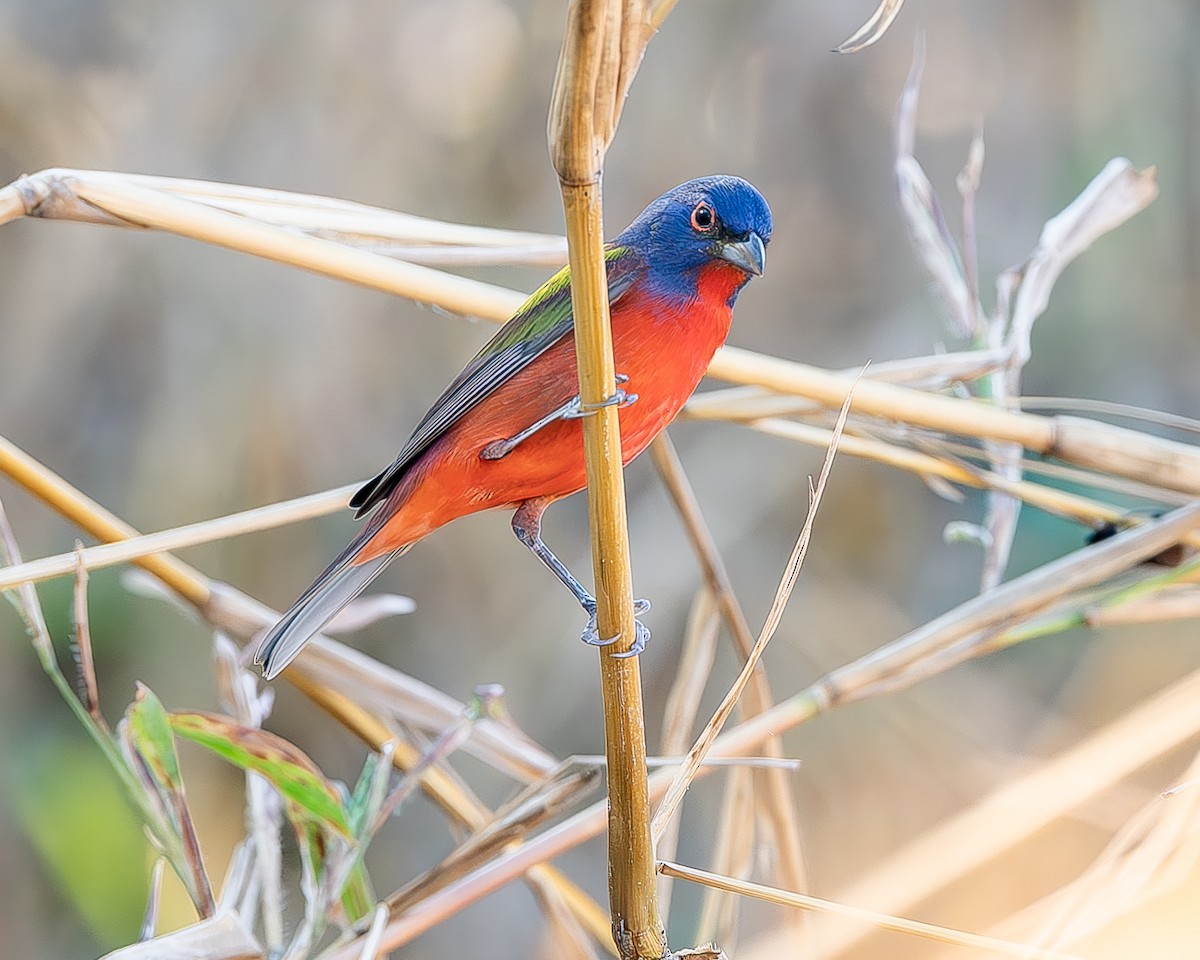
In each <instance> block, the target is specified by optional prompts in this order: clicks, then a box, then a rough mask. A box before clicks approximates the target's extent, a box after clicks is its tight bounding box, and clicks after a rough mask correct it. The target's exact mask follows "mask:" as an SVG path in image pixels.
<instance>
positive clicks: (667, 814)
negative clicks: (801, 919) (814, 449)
mask: <svg viewBox="0 0 1200 960" xmlns="http://www.w3.org/2000/svg"><path fill="white" fill-rule="evenodd" d="M853 391H854V388H853V387H851V390H850V391H849V392H847V394H846V396H845V398H844V399H843V401H842V410H841V413H840V414H839V416H838V422H837V425H836V426H835V427H834V431H833V442H832V443H831V444H830V446H829V450H828V451H827V452H826V454H825V462H824V463H823V464H822V465H821V473H820V475H819V476H818V478H817V485H816V487H815V489H813V490H811V491H810V497H809V507H808V516H807V517H806V518H805V520H804V526H803V528H802V529H801V531H800V536H799V538H798V539H797V540H796V546H795V548H794V549H793V550H792V555H791V557H790V558H789V559H788V563H787V566H786V568H785V569H784V572H783V577H782V578H781V580H780V582H779V588H778V590H777V591H776V592H775V599H774V601H773V602H772V603H771V609H770V610H769V611H768V612H767V618H766V621H765V623H764V624H763V628H762V631H761V633H759V636H758V641H757V642H756V643H755V644H754V649H753V650H752V651H751V653H750V657H749V659H747V661H746V663H745V665H744V666H743V667H742V671H741V673H739V674H738V677H737V679H736V680H735V681H734V683H733V685H732V686H731V687H730V688H729V692H728V693H726V695H725V698H724V699H723V700H722V701H721V704H720V706H718V707H717V709H716V711H715V712H714V713H713V715H712V717H711V718H710V719H709V721H708V724H707V725H706V726H705V728H704V730H703V731H702V732H701V734H700V736H699V737H698V738H697V740H696V742H695V744H693V745H692V748H691V750H689V751H688V755H687V757H686V758H685V762H684V764H683V766H682V767H680V769H679V770H678V772H677V773H676V774H675V779H674V780H673V781H672V783H671V786H670V788H669V789H668V790H667V793H666V796H665V797H664V798H663V801H662V803H661V804H659V807H658V810H657V811H655V814H654V819H653V821H652V822H651V827H650V829H651V833H652V834H653V836H654V839H655V841H657V840H658V838H659V837H661V836H662V833H663V830H664V829H665V828H666V824H667V823H668V822H669V821H670V820H671V818H672V817H673V816H674V815H675V811H676V810H677V809H678V807H679V804H680V803H681V802H682V801H683V795H684V793H686V792H687V789H688V787H689V786H690V785H691V782H692V780H693V779H694V778H695V776H696V771H697V770H698V769H699V768H700V764H701V763H702V762H703V761H704V757H705V755H706V754H707V753H708V750H709V749H710V747H711V746H712V744H713V741H714V740H716V738H717V736H718V735H719V734H720V732H721V728H722V727H723V726H724V725H725V721H726V720H727V719H728V718H729V715H730V713H732V712H733V707H734V704H736V703H737V700H738V697H740V696H741V693H742V691H743V690H744V689H745V688H746V685H747V684H748V683H749V682H750V677H751V676H752V674H753V672H754V668H755V667H756V666H757V664H758V661H759V659H760V658H761V657H762V654H763V651H764V650H765V649H766V647H767V644H768V643H769V642H770V640H771V637H773V636H774V635H775V630H776V628H778V626H779V621H780V619H781V618H782V617H783V610H784V608H785V607H786V606H787V601H788V598H789V597H790V596H791V593H792V588H793V587H794V586H795V583H796V577H797V576H798V575H799V573H800V568H801V566H803V564H804V557H805V555H806V554H807V552H808V544H809V541H810V538H811V537H812V529H813V524H814V522H815V521H816V518H817V508H818V507H819V506H820V503H821V495H822V494H823V493H824V491H825V483H826V481H827V480H828V479H829V471H830V469H831V468H832V467H833V457H834V453H835V452H836V450H837V444H838V440H839V439H840V438H841V435H842V428H843V427H844V426H845V425H846V417H847V416H848V415H849V413H850V401H851V397H852V396H853Z"/></svg>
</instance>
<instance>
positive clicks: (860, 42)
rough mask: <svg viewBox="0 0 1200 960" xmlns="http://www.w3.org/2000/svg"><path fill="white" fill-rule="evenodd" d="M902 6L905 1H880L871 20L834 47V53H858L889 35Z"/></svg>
mask: <svg viewBox="0 0 1200 960" xmlns="http://www.w3.org/2000/svg"><path fill="white" fill-rule="evenodd" d="M902 6H904V0H880V4H879V6H878V7H876V8H875V12H874V13H873V14H871V19H870V20H868V21H867V22H866V23H864V24H863V25H862V26H861V27H859V28H858V29H857V30H855V31H854V34H853V35H852V36H850V37H847V38H846V39H845V40H843V41H842V42H841V43H840V44H838V45H837V46H836V47H834V48H833V52H834V53H858V51H860V50H865V49H866V48H867V47H869V46H871V44H873V43H875V42H876V41H877V40H879V39H880V38H881V37H882V36H883V35H884V34H885V33H887V30H888V27H890V26H891V25H892V21H893V20H895V19H896V17H897V16H899V14H900V8H901V7H902Z"/></svg>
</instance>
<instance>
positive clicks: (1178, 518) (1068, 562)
mask: <svg viewBox="0 0 1200 960" xmlns="http://www.w3.org/2000/svg"><path fill="white" fill-rule="evenodd" d="M1197 524H1200V501H1197V502H1195V503H1192V504H1190V505H1189V506H1186V507H1180V508H1178V509H1177V510H1173V511H1171V512H1170V513H1168V514H1166V515H1164V516H1163V517H1161V518H1159V519H1156V520H1151V521H1149V522H1147V523H1145V524H1143V525H1142V526H1140V527H1138V528H1136V529H1134V530H1128V531H1125V532H1124V533H1120V534H1118V535H1117V536H1115V537H1112V538H1111V539H1109V540H1105V541H1102V542H1100V543H1096V544H1092V545H1090V546H1087V547H1084V548H1082V549H1080V550H1076V551H1075V552H1073V553H1070V554H1068V555H1067V556H1065V557H1060V558H1059V559H1057V560H1054V561H1051V562H1050V563H1047V564H1044V565H1043V566H1041V567H1038V568H1037V569H1035V570H1032V571H1030V572H1029V573H1026V574H1024V575H1022V576H1020V577H1017V578H1016V579H1014V580H1010V581H1008V582H1007V583H1004V584H1001V585H1000V586H999V587H997V588H995V589H994V590H989V591H988V592H987V593H984V594H980V595H979V596H977V597H973V598H971V599H970V600H967V601H966V602H964V603H961V604H959V605H958V606H957V607H955V608H954V609H953V610H950V611H948V612H946V613H944V614H942V615H941V616H940V617H935V618H934V619H933V620H931V621H929V622H928V623H926V624H923V625H922V626H920V627H918V628H917V629H915V630H912V631H910V632H909V633H908V634H906V635H905V636H903V637H901V638H899V639H898V640H894V641H892V642H891V643H889V644H886V645H885V646H882V647H879V648H877V649H876V650H874V651H872V652H871V653H869V654H867V655H866V656H864V657H861V658H860V659H858V660H856V661H855V662H854V663H851V664H849V665H847V666H845V667H840V668H839V669H837V670H834V671H832V672H831V673H829V674H827V675H826V676H825V677H824V678H823V679H822V680H819V681H818V682H817V683H816V684H814V685H813V686H812V687H811V688H810V690H811V691H812V693H813V694H814V695H815V696H817V698H818V699H819V700H820V701H821V702H822V703H824V704H826V705H827V706H829V707H834V706H841V705H843V704H846V703H852V702H854V701H856V700H861V699H864V698H865V697H868V696H872V695H874V694H875V693H877V692H879V691H880V690H881V689H888V690H892V689H895V688H896V686H897V685H899V686H905V687H907V686H911V685H912V684H913V683H916V682H917V681H918V680H921V679H925V678H926V677H928V676H930V675H932V674H933V673H941V672H943V671H945V670H946V669H949V667H950V666H952V665H954V664H956V663H959V662H961V661H962V660H965V659H968V658H970V657H972V656H976V655H977V654H978V652H979V651H978V650H977V649H975V648H977V647H978V646H979V645H980V644H981V643H986V641H987V640H988V639H989V638H990V637H991V636H992V635H993V634H994V632H997V631H999V630H1001V629H1004V628H1005V627H1009V626H1011V625H1013V624H1015V623H1018V622H1020V621H1023V620H1026V619H1028V618H1029V617H1032V616H1034V615H1035V614H1037V613H1039V612H1041V611H1042V610H1045V609H1046V608H1047V607H1049V606H1050V605H1051V604H1053V603H1055V602H1056V601H1058V600H1059V599H1060V598H1062V597H1064V596H1066V595H1068V594H1070V593H1072V592H1074V591H1076V590H1083V589H1085V588H1087V587H1090V586H1092V585H1094V584H1097V583H1100V582H1102V581H1104V580H1108V579H1111V578H1112V577H1115V576H1118V575H1119V574H1121V573H1124V572H1125V571H1126V570H1129V569H1131V568H1133V567H1135V566H1137V565H1138V564H1139V563H1141V562H1143V561H1145V560H1148V559H1149V558H1150V557H1153V556H1155V555H1157V554H1158V553H1160V552H1161V551H1163V550H1165V549H1166V548H1167V547H1170V546H1173V545H1174V544H1176V543H1178V542H1179V540H1180V539H1181V538H1182V537H1183V536H1184V535H1185V534H1186V533H1188V532H1189V531H1191V530H1193V529H1195V527H1196V526H1197Z"/></svg>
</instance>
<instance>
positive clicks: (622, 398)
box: [479, 373, 638, 460]
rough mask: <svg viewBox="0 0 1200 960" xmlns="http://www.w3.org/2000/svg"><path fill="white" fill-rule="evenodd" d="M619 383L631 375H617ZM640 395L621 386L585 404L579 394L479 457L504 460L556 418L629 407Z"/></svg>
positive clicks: (570, 418) (573, 417)
mask: <svg viewBox="0 0 1200 960" xmlns="http://www.w3.org/2000/svg"><path fill="white" fill-rule="evenodd" d="M616 381H617V383H618V384H622V383H628V382H629V376H628V375H627V374H624V373H618V374H617V375H616ZM637 398H638V395H637V394H636V393H626V392H625V391H624V390H622V389H621V388H620V387H619V386H618V387H617V391H616V393H614V394H613V395H612V396H611V397H609V398H608V399H607V400H602V401H600V403H592V404H585V403H584V402H583V401H582V400H581V399H580V398H579V396H578V395H576V396H574V397H572V398H571V399H570V400H568V401H567V402H566V403H564V404H563V405H562V406H561V407H559V408H558V409H556V410H552V411H551V412H550V413H548V414H546V415H545V416H544V417H542V419H541V420H538V421H537V422H536V423H533V424H531V425H530V426H528V427H526V428H525V429H524V430H522V431H521V432H520V433H518V434H515V435H514V436H511V437H506V438H505V439H503V440H493V441H492V442H491V443H489V444H488V445H487V446H485V447H484V448H483V449H482V450H480V451H479V459H481V460H502V459H504V458H505V457H507V456H508V455H509V454H510V453H512V452H513V450H515V449H516V448H517V446H518V445H520V444H521V443H523V442H525V441H526V440H528V439H529V438H530V437H532V436H533V435H534V434H535V433H537V432H538V431H539V430H542V429H544V428H545V427H548V426H549V425H550V424H552V423H554V422H555V421H556V420H579V419H581V418H582V417H587V416H590V415H591V414H593V413H598V412H599V411H601V410H603V409H604V408H605V407H616V408H617V409H618V410H619V409H621V408H622V407H628V406H630V405H631V404H634V403H637Z"/></svg>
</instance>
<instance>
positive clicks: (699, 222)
mask: <svg viewBox="0 0 1200 960" xmlns="http://www.w3.org/2000/svg"><path fill="white" fill-rule="evenodd" d="M716 222H717V215H716V214H715V213H714V212H713V208H712V207H711V206H710V205H709V204H708V203H707V202H706V201H704V200H701V201H700V202H699V203H698V204H696V206H695V207H694V208H693V210H692V229H693V230H696V231H698V232H699V233H707V232H708V231H709V230H711V229H712V228H713V224H715V223H716Z"/></svg>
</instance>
